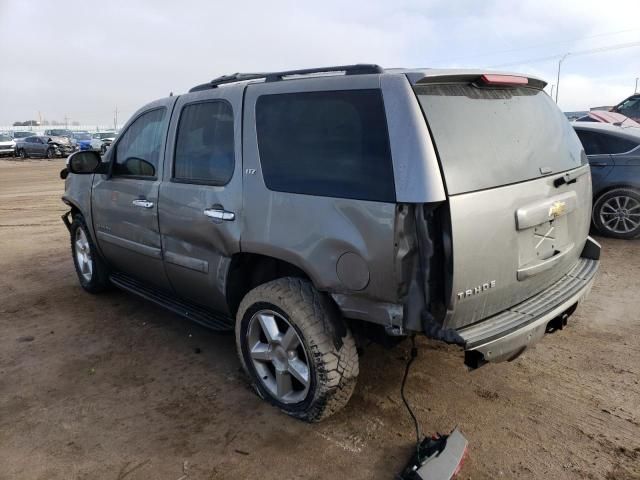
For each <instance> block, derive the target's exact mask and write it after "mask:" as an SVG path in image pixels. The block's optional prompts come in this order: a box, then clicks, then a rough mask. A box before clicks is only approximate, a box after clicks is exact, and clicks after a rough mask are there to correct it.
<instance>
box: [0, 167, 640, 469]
mask: <svg viewBox="0 0 640 480" xmlns="http://www.w3.org/2000/svg"><path fill="white" fill-rule="evenodd" d="M63 164H64V161H63V160H55V161H37V160H29V161H25V162H18V161H11V160H6V161H5V160H0V272H1V273H0V479H29V480H32V479H113V480H122V479H127V480H135V479H167V480H178V479H182V480H187V479H188V480H194V479H227V478H228V479H231V478H233V479H238V478H262V479H276V478H277V479H282V478H299V479H302V478H305V479H307V478H308V479H311V478H314V479H315V478H336V477H339V478H348V479H369V478H373V479H389V478H392V477H393V475H394V474H396V473H397V472H398V471H399V470H400V469H401V467H402V466H403V464H404V462H405V461H406V460H407V459H408V457H409V455H410V452H411V450H412V441H413V438H414V434H413V431H412V427H411V423H410V420H409V417H408V415H407V413H406V411H405V410H404V408H403V406H402V403H401V401H400V396H399V388H400V381H401V378H402V373H403V369H404V364H405V362H406V359H407V357H408V345H407V342H405V343H404V344H401V345H400V346H399V347H397V348H396V349H394V350H384V349H382V348H379V347H377V346H373V347H369V348H367V349H366V351H365V352H364V355H363V356H362V358H361V364H360V372H361V373H360V378H359V380H358V385H357V387H356V391H355V394H354V396H353V398H352V400H351V402H350V403H349V405H348V406H347V408H346V409H344V410H343V411H342V412H340V413H339V414H337V415H336V416H334V417H332V418H330V419H329V420H328V421H325V422H324V423H321V424H315V425H309V424H305V423H302V422H300V421H296V420H293V419H290V418H288V417H286V416H285V415H283V414H281V413H279V412H278V411H277V410H276V409H274V408H272V407H270V406H269V405H267V404H266V403H265V402H262V401H260V400H259V399H258V398H257V397H256V396H255V395H254V394H253V393H252V391H251V390H250V389H249V387H248V385H247V382H246V379H245V378H244V376H243V374H242V373H241V371H240V370H239V362H238V360H237V359H236V355H235V349H234V342H233V337H232V336H229V335H216V334H213V333H211V332H208V331H206V330H205V329H203V328H201V327H199V326H197V325H195V324H192V323H189V322H187V321H184V320H182V319H181V318H179V317H177V316H175V315H173V314H171V313H169V312H166V311H164V310H162V309H160V308H158V307H155V306H154V305H152V304H150V303H147V302H145V301H143V300H141V299H138V298H136V297H134V296H132V295H130V294H125V293H123V292H119V291H113V292H110V293H107V294H103V295H98V296H93V295H89V294H87V293H85V292H84V291H82V290H81V288H80V287H79V285H78V282H77V281H76V278H75V273H74V271H73V265H72V261H71V256H70V251H69V239H68V234H67V232H66V229H65V228H64V226H63V224H62V222H61V221H60V215H61V214H62V213H63V212H64V205H63V204H62V202H61V201H60V195H61V193H62V190H63V182H62V181H61V180H59V178H58V176H57V174H58V171H59V170H60V169H61V168H62V167H63ZM601 241H602V243H603V247H604V253H603V261H602V266H601V270H600V273H599V276H598V279H597V281H596V285H595V287H594V288H593V290H592V293H591V295H590V297H589V298H588V300H587V301H586V302H585V303H583V304H582V305H581V306H580V307H579V309H578V311H577V312H576V314H575V315H574V316H573V317H572V318H571V319H570V321H569V328H567V329H565V330H563V331H559V332H557V333H555V334H553V335H547V336H546V337H545V339H544V340H543V341H542V342H541V343H540V344H539V345H538V346H537V347H536V348H534V349H531V350H530V351H528V352H526V353H525V354H524V355H523V356H522V357H520V358H519V359H517V360H516V361H514V362H512V363H503V364H498V365H489V366H486V367H483V368H481V369H479V370H476V371H474V372H471V373H469V372H467V371H466V370H465V369H464V367H463V365H462V353H461V352H460V351H458V350H457V349H455V348H450V347H448V346H445V345H442V344H438V343H435V342H430V341H427V340H425V339H422V338H421V339H420V340H419V347H420V354H419V357H418V359H417V360H416V362H415V363H414V366H413V368H412V373H411V375H410V378H409V383H408V390H407V393H408V396H409V397H410V399H411V401H412V403H413V404H414V405H415V410H416V412H417V415H418V417H419V419H420V421H421V422H422V424H423V426H424V428H425V430H426V431H429V432H434V431H440V432H444V431H447V430H450V429H451V428H453V427H454V426H455V425H458V426H459V427H460V428H461V429H462V431H463V432H464V433H465V435H466V436H467V438H468V439H469V442H470V453H469V457H468V459H467V461H466V463H465V465H464V467H463V469H462V472H461V478H465V479H466V478H473V479H485V478H486V479H494V478H501V477H502V478H516V477H517V478H553V479H574V478H575V479H585V478H587V479H602V478H605V479H623V480H629V479H636V480H637V479H640V384H639V381H640V379H639V376H638V375H639V374H640V241H614V240H610V239H601Z"/></svg>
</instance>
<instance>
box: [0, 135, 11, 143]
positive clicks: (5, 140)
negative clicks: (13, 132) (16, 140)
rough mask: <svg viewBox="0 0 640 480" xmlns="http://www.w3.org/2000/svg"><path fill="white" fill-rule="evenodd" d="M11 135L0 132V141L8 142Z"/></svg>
mask: <svg viewBox="0 0 640 480" xmlns="http://www.w3.org/2000/svg"><path fill="white" fill-rule="evenodd" d="M10 141H11V137H10V136H9V135H3V134H0V142H10Z"/></svg>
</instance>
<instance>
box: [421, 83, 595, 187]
mask: <svg viewBox="0 0 640 480" xmlns="http://www.w3.org/2000/svg"><path fill="white" fill-rule="evenodd" d="M415 90H416V94H417V95H418V100H419V101H420V105H421V107H422V110H423V112H424V114H425V116H426V119H427V122H428V124H429V128H430V130H431V134H432V136H433V140H434V144H435V146H436V149H437V151H438V156H439V158H440V162H441V164H442V169H443V172H444V176H445V181H446V185H447V190H448V191H449V194H452V195H454V194H458V193H464V192H470V191H474V190H483V189H487V188H492V187H498V186H502V185H508V184H512V183H518V182H522V181H526V180H532V179H535V178H539V177H541V176H542V172H550V173H557V172H563V171H566V170H570V169H573V168H576V167H579V166H580V165H582V164H583V163H584V160H583V158H582V145H581V144H580V141H579V140H578V137H577V135H576V134H575V132H574V131H573V128H572V127H571V125H570V124H569V122H568V121H567V119H566V117H565V116H564V114H563V113H562V112H561V111H560V110H559V109H558V107H557V106H556V104H555V103H554V102H553V100H551V98H550V97H549V96H548V95H547V94H546V93H544V92H543V91H541V90H538V89H534V88H529V87H518V88H480V87H475V86H472V85H466V84H439V85H421V86H417V87H416V89H415Z"/></svg>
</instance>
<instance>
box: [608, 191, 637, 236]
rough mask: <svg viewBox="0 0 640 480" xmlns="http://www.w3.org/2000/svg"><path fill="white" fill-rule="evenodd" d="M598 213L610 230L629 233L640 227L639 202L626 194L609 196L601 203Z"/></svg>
mask: <svg viewBox="0 0 640 480" xmlns="http://www.w3.org/2000/svg"><path fill="white" fill-rule="evenodd" d="M599 215H600V221H601V222H602V225H604V227H605V228H606V229H607V230H609V231H610V232H613V233H617V234H625V233H630V232H633V231H634V230H636V229H638V228H639V227H640V202H638V200H636V199H635V198H632V197H628V196H626V195H620V196H616V197H611V198H609V199H608V200H606V201H605V202H604V203H603V204H602V206H601V207H600V213H599Z"/></svg>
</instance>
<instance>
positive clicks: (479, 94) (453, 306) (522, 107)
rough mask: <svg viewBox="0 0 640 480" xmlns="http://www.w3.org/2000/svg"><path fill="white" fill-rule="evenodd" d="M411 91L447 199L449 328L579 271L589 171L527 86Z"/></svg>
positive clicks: (554, 111)
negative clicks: (574, 268)
mask: <svg viewBox="0 0 640 480" xmlns="http://www.w3.org/2000/svg"><path fill="white" fill-rule="evenodd" d="M478 77H479V76H478ZM511 78H513V77H511ZM523 80H524V79H523ZM415 91H416V94H417V95H418V99H419V101H420V104H421V106H422V109H423V111H424V113H425V117H426V119H427V122H428V124H429V128H430V131H431V134H432V137H433V141H434V144H435V147H436V149H437V151H438V156H439V159H440V162H441V166H442V170H443V173H444V179H445V184H446V188H447V193H448V196H449V208H450V215H451V230H452V232H451V234H452V247H453V248H452V256H453V272H452V275H453V278H452V285H453V288H452V291H451V295H450V299H449V310H450V313H449V316H448V318H447V320H446V326H447V327H453V328H460V327H463V326H466V325H470V324H472V323H475V322H478V321H480V320H482V319H484V318H486V317H488V316H491V315H493V314H495V313H498V312H500V311H502V310H504V309H506V308H508V307H511V306H513V305H515V304H517V303H519V302H521V301H523V300H525V299H527V298H529V297H532V296H533V295H535V294H536V293H538V292H540V291H541V290H543V289H545V288H547V287H548V286H549V285H551V284H552V283H553V282H555V281H556V280H558V279H559V278H560V277H561V276H562V275H564V274H565V273H566V272H567V271H568V270H569V268H570V267H571V266H572V265H573V264H575V262H576V260H577V258H578V257H579V255H580V252H581V250H582V248H583V246H584V243H585V241H586V237H587V233H588V229H589V218H590V211H591V178H590V174H589V166H588V165H587V164H586V157H585V155H584V153H583V150H582V146H581V144H580V142H579V140H578V137H577V136H576V134H575V132H574V131H573V128H571V126H570V124H569V123H568V121H567V120H566V118H565V117H564V115H563V114H562V112H560V111H559V110H558V108H557V106H556V105H555V103H554V102H553V101H552V100H551V99H550V98H549V96H548V95H547V94H546V93H544V92H543V91H542V90H540V89H539V88H535V87H534V86H529V85H528V83H526V84H524V85H522V84H520V85H510V84H500V85H492V84H489V83H488V82H487V83H483V82H482V79H481V78H474V79H469V78H463V79H460V80H458V81H451V80H447V81H446V82H442V83H440V82H438V81H437V80H435V81H434V80H433V79H430V80H429V83H426V84H422V85H421V84H420V82H418V85H417V86H416V87H415Z"/></svg>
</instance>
